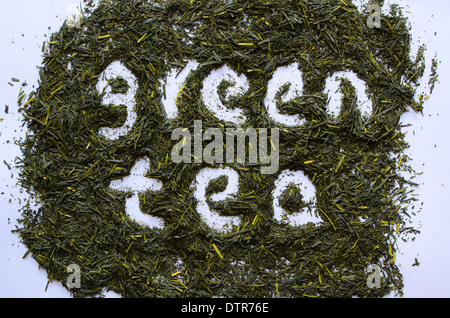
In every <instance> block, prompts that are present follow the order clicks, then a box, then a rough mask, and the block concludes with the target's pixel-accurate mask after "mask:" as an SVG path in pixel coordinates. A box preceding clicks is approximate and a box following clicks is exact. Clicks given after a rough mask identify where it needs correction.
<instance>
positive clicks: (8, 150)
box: [0, 0, 450, 297]
mask: <svg viewBox="0 0 450 318" xmlns="http://www.w3.org/2000/svg"><path fill="white" fill-rule="evenodd" d="M390 2H394V1H390ZM396 2H397V3H400V4H403V5H407V6H408V11H409V13H408V12H406V15H407V16H408V17H409V18H410V22H411V23H412V33H413V35H414V37H415V40H414V41H415V43H416V44H417V45H418V44H420V43H425V44H426V45H427V48H428V50H427V52H426V56H427V62H428V65H427V70H429V67H430V61H431V59H432V58H433V57H434V55H435V53H436V52H437V53H438V58H439V60H440V61H442V63H441V64H440V65H439V69H438V73H439V75H440V77H439V79H440V83H441V84H438V85H437V86H436V88H435V91H434V93H433V95H432V96H431V98H430V99H429V100H427V101H426V103H425V107H426V108H425V111H424V113H423V116H422V115H421V114H415V113H412V112H411V113H408V114H406V115H405V116H403V118H402V121H403V122H404V123H405V124H412V126H411V127H408V128H405V132H407V140H408V142H409V143H410V144H411V148H410V150H409V151H408V153H409V154H410V156H411V157H412V158H413V159H414V161H413V163H412V164H413V167H414V168H415V169H416V170H417V171H421V172H423V175H422V176H420V177H419V178H418V179H416V181H417V182H419V183H420V184H421V186H420V188H419V189H418V193H419V200H420V202H424V204H423V209H422V211H421V212H420V213H418V214H417V215H416V216H415V217H414V219H415V225H419V226H420V230H421V231H422V233H421V234H420V235H418V236H417V237H416V239H415V241H414V242H408V243H406V244H403V243H402V242H399V247H400V249H401V252H402V253H401V254H399V255H397V263H399V264H400V265H401V266H402V273H403V274H404V276H405V277H404V278H405V281H404V283H405V290H404V292H405V297H450V270H448V268H447V267H448V266H447V264H449V261H450V248H449V242H450V231H449V230H448V228H449V224H450V216H449V215H450V213H449V212H448V211H447V206H448V205H449V204H448V203H447V202H448V193H449V184H448V183H449V181H448V180H450V170H449V169H448V168H447V166H446V164H447V162H448V158H449V155H450V153H449V142H448V138H447V134H448V128H447V125H446V124H447V123H449V122H450V110H449V109H450V108H449V107H448V106H447V100H448V98H447V95H446V85H447V83H449V80H450V79H449V78H448V76H449V74H450V64H449V59H448V58H449V57H450V52H449V46H448V45H449V44H448V43H450V39H449V35H448V31H447V29H448V26H449V23H448V18H447V14H448V12H450V2H449V1H447V0H433V1H432V2H431V1H421V0H414V1H413V0H409V1H406V0H403V1H396ZM73 4H78V3H77V2H76V1H73V0H59V1H56V0H54V1H50V0H40V1H35V0H21V1H13V0H2V1H1V2H0V26H1V28H0V38H1V43H2V51H1V59H0V90H1V95H0V96H2V100H1V102H2V103H1V104H0V118H4V121H3V122H0V132H1V135H0V146H1V150H2V158H1V160H0V161H1V162H0V192H4V194H3V195H0V211H1V214H0V240H1V243H0V270H1V271H0V297H68V296H69V295H68V293H67V291H66V290H65V289H64V288H63V287H62V286H61V284H59V283H51V284H49V285H48V289H47V291H46V292H45V287H46V285H47V277H46V273H45V271H44V270H40V269H38V266H37V264H36V262H35V261H34V260H33V259H32V258H31V257H27V258H26V259H22V256H23V255H24V254H25V252H26V248H25V247H24V246H23V245H22V244H20V243H19V238H18V236H17V234H12V233H11V230H12V229H14V228H15V225H16V221H15V220H16V219H17V218H18V217H19V216H20V215H19V212H18V210H19V209H20V206H21V204H20V202H19V199H21V200H24V199H25V198H26V195H25V194H23V193H20V189H19V188H18V187H17V186H16V182H17V179H16V177H17V174H18V173H17V171H15V170H14V169H13V170H11V171H10V170H8V168H7V167H6V165H4V164H3V160H5V161H6V162H7V163H9V164H10V165H11V166H14V164H13V161H14V158H15V157H17V156H19V155H20V150H19V149H18V147H17V146H16V145H14V138H16V139H17V138H19V137H21V136H24V134H25V131H24V130H22V128H21V122H20V119H19V114H18V111H17V103H16V101H17V96H18V93H19V88H20V84H21V83H22V82H23V81H25V80H26V81H27V83H28V84H29V85H28V86H27V87H25V88H24V89H25V91H26V92H27V93H30V92H31V91H32V90H33V87H32V85H33V84H34V85H36V83H37V76H38V71H37V69H36V65H40V63H41V62H42V58H41V56H42V52H41V46H42V43H43V41H44V40H48V36H49V34H51V33H52V32H55V31H57V30H58V29H59V27H60V26H61V24H62V23H63V20H64V19H65V16H66V12H67V11H68V10H67V9H68V8H69V6H70V5H73ZM383 9H384V8H383ZM49 27H50V28H51V29H50V30H49ZM434 32H437V35H436V36H435V35H434ZM22 34H23V35H22ZM45 34H47V36H45ZM413 52H414V51H413ZM12 77H15V78H18V79H20V83H15V82H12V81H11V78H12ZM425 79H426V80H428V78H426V77H425ZM8 82H11V83H13V84H14V86H10V85H9V84H8ZM4 105H9V114H5V113H4ZM8 140H9V142H7V141H8ZM11 174H12V176H13V178H11ZM10 199H11V202H9V200H10ZM415 257H417V258H418V260H419V262H420V266H418V267H412V266H411V265H412V264H413V263H414V258H415Z"/></svg>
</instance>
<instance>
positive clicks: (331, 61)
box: [18, 0, 425, 297]
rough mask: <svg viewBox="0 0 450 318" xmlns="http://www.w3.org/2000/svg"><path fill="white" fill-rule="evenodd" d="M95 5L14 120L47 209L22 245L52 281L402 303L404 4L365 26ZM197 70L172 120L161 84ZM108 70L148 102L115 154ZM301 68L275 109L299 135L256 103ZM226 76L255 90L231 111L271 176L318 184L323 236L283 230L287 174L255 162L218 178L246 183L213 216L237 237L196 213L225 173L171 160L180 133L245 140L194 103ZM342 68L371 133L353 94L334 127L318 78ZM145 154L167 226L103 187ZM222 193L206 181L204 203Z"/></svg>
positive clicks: (311, 15) (26, 224) (24, 226)
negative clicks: (364, 104)
mask: <svg viewBox="0 0 450 318" xmlns="http://www.w3.org/2000/svg"><path fill="white" fill-rule="evenodd" d="M375 3H378V4H380V5H382V2H375ZM85 7H86V8H85V9H84V11H85V12H84V16H83V18H82V23H81V27H80V28H76V27H73V26H70V25H68V24H67V23H65V24H64V25H63V26H62V27H61V29H60V30H59V31H58V32H56V33H54V34H52V36H51V40H50V41H49V42H48V43H47V48H46V50H45V53H44V61H43V67H42V69H41V70H40V81H39V87H38V88H37V89H36V90H35V91H34V92H33V93H31V94H30V96H29V99H28V100H27V101H24V102H23V105H22V107H21V109H22V114H23V116H24V118H25V124H26V126H27V128H28V134H27V136H26V138H25V139H24V140H23V141H22V144H21V146H22V149H23V156H22V158H21V159H20V166H21V170H22V173H21V185H22V187H23V188H25V189H26V190H27V191H28V192H29V193H30V195H31V196H32V197H33V198H34V199H35V200H37V201H38V202H39V205H38V206H37V207H34V206H32V205H26V206H24V208H23V210H22V211H21V213H22V216H21V219H20V229H18V232H19V234H20V238H21V241H22V242H23V244H25V245H26V247H27V248H28V250H29V251H28V253H27V255H30V256H32V257H33V258H34V259H35V260H36V262H37V263H38V264H39V266H40V267H41V268H44V269H45V270H46V271H47V273H48V279H49V281H60V282H61V283H62V284H63V285H64V286H66V287H67V288H68V290H69V291H70V293H71V294H72V295H73V296H74V297H90V296H99V295H102V294H103V293H104V292H105V291H113V292H116V293H118V294H120V295H122V296H123V297H213V296H220V297H352V296H357V297H382V296H385V295H387V294H388V293H390V292H391V291H395V292H398V293H401V292H402V288H403V278H402V274H401V272H400V270H399V268H398V266H397V265H396V263H395V255H396V253H397V245H396V241H397V239H398V237H399V236H400V235H402V234H405V233H411V232H414V231H415V229H413V228H412V227H411V226H410V214H409V213H408V209H407V208H406V206H407V205H408V204H410V203H411V204H414V195H412V192H411V191H412V190H411V185H413V184H412V183H411V181H410V180H408V179H406V178H405V177H403V176H402V175H403V172H404V171H410V170H411V169H410V168H409V166H408V160H409V158H408V156H406V155H405V150H406V149H407V148H408V144H407V143H406V141H405V139H404V138H405V136H404V134H403V133H402V131H401V128H402V127H401V122H400V116H401V115H402V114H404V113H405V112H406V111H408V110H410V109H413V110H415V111H421V109H422V105H421V103H419V102H416V101H415V100H414V95H415V90H416V88H417V84H418V83H419V80H420V78H421V77H422V76H423V74H424V70H425V64H424V58H423V52H424V48H421V49H420V51H419V52H418V54H417V59H411V57H410V53H411V52H410V50H411V46H410V44H411V34H410V29H409V25H408V21H407V19H405V18H404V16H403V15H402V12H401V10H400V9H399V8H398V7H396V6H393V7H392V8H386V7H383V10H384V12H383V13H382V19H381V28H373V29H371V28H368V26H367V19H368V17H369V14H370V13H369V12H361V11H359V10H358V8H357V7H356V6H355V5H353V4H352V2H351V1H350V0H345V1H340V0H300V1H290V0H273V1H271V0H252V1H233V0H229V1H227V0H217V1H204V0H190V1H181V0H177V1H172V0H171V1H154V2H152V1H134V0H120V1H119V0H109V1H100V3H99V4H98V5H97V6H96V7H95V8H94V7H92V6H90V3H89V2H86V5H85ZM191 60H195V61H197V62H198V63H199V64H200V65H199V68H198V69H197V71H195V72H192V73H191V74H190V75H189V77H188V78H187V80H186V82H185V84H184V86H183V88H182V91H181V93H180V94H179V98H178V100H177V107H178V115H177V116H176V118H173V119H172V118H168V117H167V116H166V113H165V109H164V107H163V105H162V99H163V98H164V96H165V89H164V85H161V82H163V81H164V79H166V78H167V76H168V74H169V73H170V71H171V70H172V69H179V70H180V71H181V70H182V69H183V68H184V67H185V66H186V64H187V63H188V61H191ZM115 61H120V62H121V63H122V64H123V65H125V66H126V67H127V68H128V69H129V70H130V71H131V72H132V74H133V75H134V76H135V77H136V79H137V81H138V87H137V90H136V94H135V98H136V114H137V118H136V121H135V123H134V125H133V126H132V127H131V128H130V129H129V130H128V132H127V133H126V134H125V135H124V136H121V137H120V138H117V139H114V140H113V139H108V138H106V137H105V136H103V135H102V134H100V133H99V130H100V129H101V128H104V127H110V128H114V127H120V126H122V125H123V124H124V122H125V120H126V119H127V111H126V107H125V106H124V105H117V106H116V107H113V106H111V105H103V104H102V98H103V96H102V92H101V91H98V90H97V89H96V85H97V83H98V81H99V79H100V75H101V74H102V72H103V71H104V70H105V69H106V68H107V67H108V65H110V64H111V63H113V62H115ZM292 63H298V65H299V69H300V70H301V72H302V74H303V81H304V88H303V93H302V96H298V98H296V99H295V100H292V101H290V102H285V103H283V104H281V105H279V109H280V110H281V111H282V112H283V113H284V114H291V115H292V114H296V115H299V116H300V117H301V118H303V119H305V124H303V125H302V126H299V127H288V126H284V125H281V124H279V123H277V122H275V121H274V120H272V119H271V118H270V117H269V116H268V113H267V109H266V108H265V105H264V98H265V96H266V93H267V86H268V82H269V81H270V79H271V78H272V75H273V73H274V71H275V70H276V69H278V68H279V67H282V66H287V65H291V64H292ZM224 65H228V66H229V67H230V68H231V69H232V70H234V71H235V72H237V73H238V74H239V75H241V74H243V75H245V77H246V78H247V79H248V82H249V90H248V91H247V92H246V93H245V94H244V96H242V97H240V98H233V99H229V100H228V102H229V104H230V105H229V107H230V108H240V109H243V110H244V112H245V116H246V118H247V120H246V122H245V124H244V125H242V127H243V128H244V129H246V128H248V127H264V128H279V129H280V169H279V172H281V171H284V170H288V169H289V170H293V171H298V170H301V171H303V172H304V173H305V175H306V176H307V177H308V178H309V179H310V180H311V181H312V183H313V184H314V187H315V191H316V202H315V209H314V211H312V213H314V214H315V215H316V216H318V217H320V218H321V219H322V220H323V222H322V223H320V224H319V225H317V224H311V223H310V224H305V225H302V226H293V225H290V224H289V223H286V222H278V221H276V220H275V219H274V217H273V214H274V212H273V210H274V209H273V194H272V193H273V191H274V188H275V185H274V184H275V180H276V179H277V177H278V174H274V175H263V174H261V173H260V165H248V164H237V163H235V164H226V165H227V166H229V167H231V168H233V169H234V170H235V171H237V172H238V173H239V194H238V195H237V196H235V197H233V198H232V199H229V200H227V201H225V204H220V213H221V214H222V215H226V216H238V217H239V218H240V220H241V222H240V224H239V225H234V226H232V227H231V228H230V229H229V230H228V231H225V232H218V231H215V230H213V229H211V228H210V227H209V226H208V225H207V224H206V223H205V222H204V220H203V219H202V218H201V216H200V213H199V211H197V210H196V207H197V201H196V199H195V197H194V195H193V190H192V184H193V182H194V181H195V178H196V175H197V174H198V173H199V171H200V170H201V169H203V168H208V167H209V168H211V167H216V166H217V165H212V164H207V163H192V164H176V163H174V162H173V161H172V160H171V158H170V155H171V150H172V148H173V147H174V146H175V144H176V143H177V142H176V141H172V140H171V134H172V131H173V130H174V129H176V128H179V127H186V128H188V129H189V131H191V133H192V132H193V129H194V128H193V127H194V120H202V122H203V129H204V130H205V129H207V128H219V129H220V130H221V131H222V132H223V134H224V135H225V130H226V128H227V127H236V126H237V125H236V124H233V123H230V122H225V121H222V120H220V119H218V118H217V117H216V116H215V115H214V114H213V113H212V112H211V111H209V110H208V109H207V108H206V107H205V105H204V103H203V100H202V98H201V89H202V87H203V82H204V80H205V78H206V77H207V76H208V74H210V73H211V72H212V71H213V70H216V69H218V68H220V67H222V66H224ZM343 70H351V71H352V72H354V73H356V74H357V75H358V77H359V78H361V79H363V80H364V81H365V83H366V84H367V87H368V89H367V90H368V94H369V95H370V96H371V99H372V103H373V112H372V114H371V115H370V117H369V118H367V119H363V117H362V116H361V114H360V111H359V110H358V107H357V101H356V98H355V96H356V95H355V89H354V88H353V87H352V86H351V85H349V83H347V82H346V81H342V83H341V90H342V92H343V94H344V97H343V99H342V111H341V113H340V115H339V116H338V117H337V118H333V117H331V116H329V115H328V114H327V111H326V110H327V99H328V96H327V94H326V92H325V91H324V88H325V81H326V79H327V78H328V77H330V76H331V75H332V74H333V73H335V72H339V71H343ZM110 85H111V87H112V90H113V92H114V93H124V92H126V91H127V90H128V89H130V87H128V86H127V85H126V83H125V84H124V80H123V79H121V78H118V79H116V80H114V81H111V83H110ZM227 85H228V84H227ZM225 86H226V85H225ZM225 86H224V87H219V89H220V90H222V89H225V88H226V87H225ZM221 95H223V94H221ZM206 144H207V143H205V145H206ZM143 157H146V158H149V161H150V167H149V168H148V172H147V174H146V176H147V177H148V178H152V179H156V180H158V181H160V182H161V183H162V189H161V190H160V191H146V192H142V193H139V200H140V209H141V211H143V213H146V214H149V215H153V216H156V217H159V218H161V219H163V220H164V227H163V228H161V229H159V228H150V227H148V226H145V225H143V224H140V223H138V222H136V221H134V220H133V219H132V218H130V216H129V215H128V214H127V213H126V209H125V205H126V200H127V198H128V197H129V196H130V193H127V192H121V191H117V190H114V189H112V188H111V187H110V184H111V181H113V180H117V179H122V178H124V177H126V176H129V175H130V170H131V168H132V167H133V166H134V164H135V163H136V162H137V161H138V160H139V159H140V158H143ZM227 182H229V180H227V179H226V178H220V179H217V180H214V181H213V182H211V184H210V185H209V187H208V188H207V194H208V197H209V196H210V195H212V194H213V193H216V192H220V191H222V190H223V189H224V188H225V187H226V184H227ZM280 200H281V201H283V202H281V203H280V205H282V206H284V207H285V208H286V209H287V210H289V211H291V210H295V205H302V196H301V193H299V191H296V190H295V188H291V187H289V188H288V190H287V191H285V192H284V193H283V195H282V197H281V199H280ZM303 203H304V202H303ZM71 264H76V265H78V266H79V267H80V271H81V284H80V288H69V286H67V283H66V282H67V280H68V278H69V275H70V272H68V271H67V268H68V266H69V265H71ZM370 264H376V265H378V266H379V267H380V268H381V285H380V286H379V288H369V287H368V285H367V278H368V273H367V270H366V269H367V267H368V265H370Z"/></svg>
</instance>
